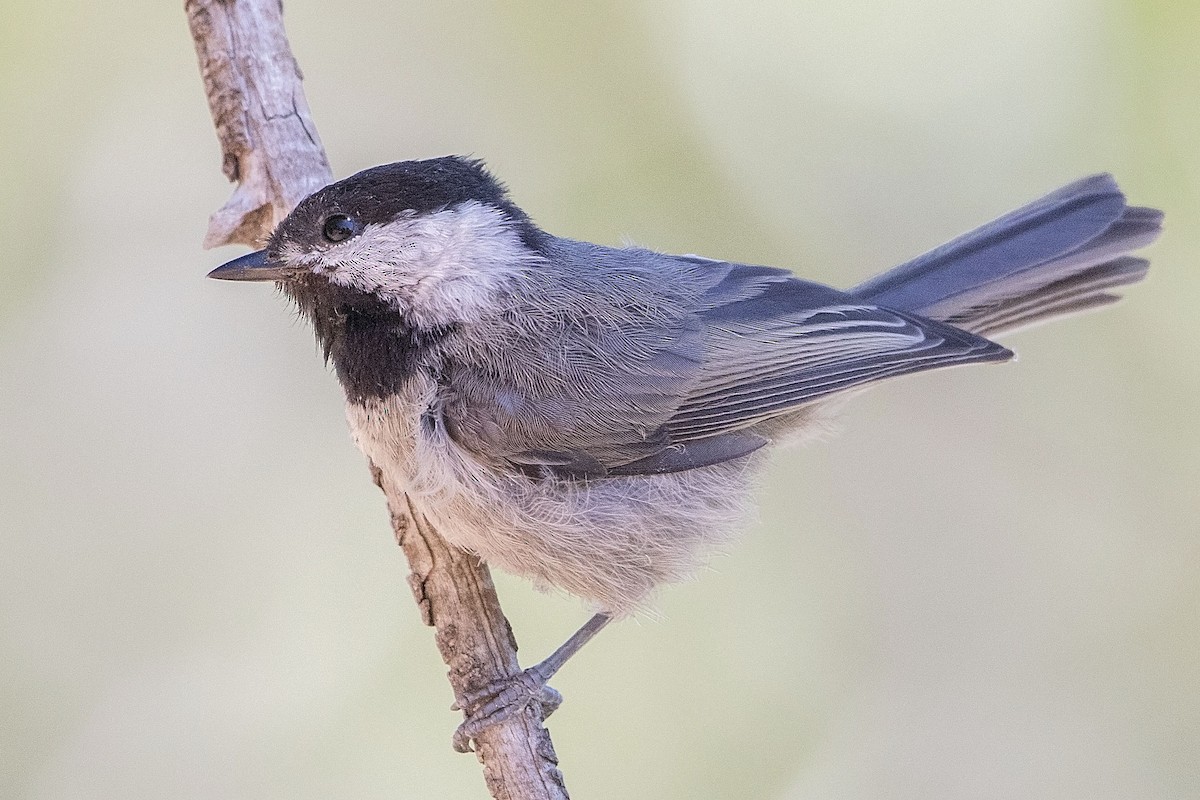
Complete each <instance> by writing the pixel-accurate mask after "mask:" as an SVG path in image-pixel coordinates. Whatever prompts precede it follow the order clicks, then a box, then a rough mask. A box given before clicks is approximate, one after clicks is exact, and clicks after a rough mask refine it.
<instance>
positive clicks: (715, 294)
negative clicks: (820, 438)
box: [475, 257, 1012, 477]
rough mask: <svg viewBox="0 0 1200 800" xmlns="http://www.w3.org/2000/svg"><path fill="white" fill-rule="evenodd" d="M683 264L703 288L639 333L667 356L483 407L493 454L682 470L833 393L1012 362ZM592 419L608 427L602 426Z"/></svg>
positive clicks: (861, 312) (731, 267)
mask: <svg viewBox="0 0 1200 800" xmlns="http://www.w3.org/2000/svg"><path fill="white" fill-rule="evenodd" d="M661 258H666V257H661ZM679 259H680V260H681V261H682V262H685V263H688V264H692V265H702V270H703V274H704V275H705V277H706V278H707V281H706V282H707V283H708V286H709V288H708V289H707V290H705V291H703V292H701V293H698V294H697V295H696V296H695V297H693V298H692V300H691V303H692V305H691V307H690V308H688V309H686V312H687V313H685V314H682V315H680V316H679V317H677V319H678V322H677V323H676V324H677V328H676V329H675V330H666V331H662V332H661V335H660V336H658V337H649V338H650V339H653V340H655V341H659V342H661V343H663V346H662V347H661V348H660V349H659V350H658V351H657V352H656V351H655V350H654V349H653V348H646V347H643V348H641V351H640V352H639V353H637V354H633V353H626V354H625V355H624V356H623V357H624V358H625V359H626V361H625V363H623V364H622V365H616V366H615V372H616V374H615V375H614V376H613V377H614V378H615V380H614V381H608V382H604V383H603V389H602V390H601V391H598V392H596V393H594V394H593V393H592V392H588V391H584V392H580V393H579V396H578V397H577V398H576V399H574V400H572V401H570V402H569V403H567V404H566V405H564V402H563V400H564V399H565V398H562V397H559V398H554V399H552V400H550V401H548V402H544V403H542V404H541V405H542V407H543V408H542V409H538V408H535V407H534V405H535V404H526V405H525V406H524V407H523V408H521V409H520V410H519V411H517V410H515V409H514V413H512V414H503V413H500V414H498V413H496V411H495V404H492V405H491V408H490V410H489V411H488V412H487V417H488V421H487V429H488V431H489V433H490V436H489V437H488V438H489V439H490V441H489V446H488V450H489V451H490V452H491V453H492V454H493V455H497V454H503V457H504V458H506V459H507V460H508V461H509V462H510V463H512V464H513V465H515V466H517V467H519V468H521V469H523V470H526V471H528V472H531V473H533V474H540V473H542V472H546V471H548V472H550V473H552V474H557V475H576V476H581V477H590V476H600V475H606V474H609V475H638V474H651V473H662V472H674V471H679V470H685V469H692V468H696V467H701V466H707V465H709V464H714V463H719V462H721V461H726V460H729V459H733V458H738V457H741V456H745V455H747V454H749V453H751V452H753V451H754V450H757V449H758V448H760V447H762V446H763V445H764V444H766V443H767V442H768V441H769V440H768V439H767V438H766V437H765V436H764V435H762V434H761V433H760V432H758V431H756V429H755V428H756V426H759V425H761V424H762V423H764V422H766V421H768V420H771V419H774V418H776V417H779V416H781V415H784V414H788V413H790V412H794V411H795V410H796V409H797V408H799V407H801V406H803V405H806V404H809V403H812V402H815V401H818V400H821V399H823V398H826V397H828V396H829V395H831V394H834V393H837V392H843V391H846V390H849V389H855V388H858V387H861V386H863V385H865V384H867V383H871V382H874V381H877V380H882V379H884V378H889V377H894V376H898V375H905V374H908V373H912V372H918V371H922V370H927V369H933V368H935V367H942V366H950V365H953V364H964V363H972V362H980V361H997V360H1003V359H1007V358H1010V357H1011V355H1012V354H1011V353H1010V352H1009V351H1008V350H1006V349H1005V348H1003V347H1001V346H1000V345H997V344H995V343H993V342H990V341H988V340H987V339H983V338H981V337H979V336H975V335H973V334H970V333H967V332H965V331H963V330H960V329H958V328H955V327H952V326H950V325H947V324H944V323H940V322H935V321H933V320H929V319H925V318H923V317H920V316H917V315H914V314H909V313H905V312H900V311H895V310H891V309H887V308H882V307H879V306H876V305H872V304H870V303H864V302H863V301H861V300H856V299H855V298H853V297H851V296H850V295H847V294H845V293H842V292H839V291H837V290H835V289H832V288H830V287H827V286H823V285H821V284H817V283H812V282H809V281H802V280H799V279H797V278H794V277H792V276H791V275H790V274H789V273H787V272H785V271H783V270H777V269H772V268H769V267H754V266H745V265H738V264H729V263H725V262H708V261H706V260H703V259H698V258H695V257H679ZM643 338H647V337H643ZM607 357H608V358H610V359H611V354H609V355H608V356H607ZM647 363H649V364H652V365H653V367H652V368H649V369H648V368H647V366H646V365H647ZM612 371H613V365H610V372H612ZM664 373H669V374H668V375H666V377H664ZM589 374H590V373H589ZM614 389H615V394H616V395H621V396H615V395H614ZM625 397H628V398H632V399H633V401H632V402H629V403H625V402H624V398H625ZM567 405H569V406H570V407H566V406H567ZM589 405H591V406H594V407H595V409H596V414H595V415H590V414H588V409H589ZM622 408H624V409H625V411H624V412H623V413H622V412H621V411H620V410H619V409H622ZM614 409H618V411H617V413H615V414H614V413H613V410H614ZM478 410H479V406H477V407H476V409H475V411H476V412H478ZM530 414H533V415H534V417H535V418H536V419H534V420H531V419H530ZM596 416H599V417H601V418H603V420H604V421H603V424H601V425H600V426H598V427H597V426H595V425H593V423H594V422H595V417H596ZM581 419H582V420H583V422H582V423H581V422H580V420H581ZM475 427H476V428H479V427H480V426H479V425H478V424H476V426H475ZM531 429H539V430H542V431H543V434H542V436H541V441H531V437H530V435H529V434H530V431H531ZM529 444H534V445H535V446H527V445H529ZM522 445H526V446H522Z"/></svg>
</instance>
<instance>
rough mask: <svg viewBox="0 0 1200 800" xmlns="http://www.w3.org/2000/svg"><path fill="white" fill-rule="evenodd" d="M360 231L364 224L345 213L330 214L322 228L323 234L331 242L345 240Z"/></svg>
mask: <svg viewBox="0 0 1200 800" xmlns="http://www.w3.org/2000/svg"><path fill="white" fill-rule="evenodd" d="M360 232H362V224H361V223H359V221H358V220H356V219H355V218H354V217H348V216H346V215H345V214H330V215H329V216H328V217H326V218H325V225H324V226H323V227H322V228H321V235H322V236H324V237H325V238H326V239H327V240H329V241H331V242H344V241H346V240H347V239H349V238H350V237H351V236H354V235H356V234H358V233H360Z"/></svg>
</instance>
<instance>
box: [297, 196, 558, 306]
mask: <svg viewBox="0 0 1200 800" xmlns="http://www.w3.org/2000/svg"><path fill="white" fill-rule="evenodd" d="M540 260H541V257H540V256H539V255H538V254H537V253H535V252H532V251H530V250H529V248H527V247H525V245H524V244H523V243H522V242H521V239H520V236H519V235H518V233H517V231H516V230H515V229H514V228H513V226H512V225H511V223H510V222H509V220H508V219H507V218H506V217H505V215H504V214H503V212H501V211H499V210H497V209H495V208H493V207H491V206H487V205H484V204H482V203H478V202H475V201H468V202H466V203H461V204H459V205H457V206H453V207H452V208H448V209H444V210H442V211H437V212H434V213H432V214H423V215H419V216H418V215H413V216H401V217H398V218H397V219H395V220H393V221H391V222H388V223H386V224H383V225H368V226H366V228H364V229H363V231H362V233H360V234H358V235H357V236H354V237H353V238H351V239H348V240H346V241H345V242H343V243H341V244H338V245H335V246H333V247H330V248H329V249H328V250H326V251H324V252H323V253H321V254H306V255H303V256H297V257H296V258H295V262H301V263H306V264H307V265H308V266H309V267H310V268H311V269H312V271H313V272H314V273H315V274H318V275H323V276H325V277H326V278H327V279H328V280H329V281H330V282H332V283H336V284H338V285H340V286H346V287H348V288H353V289H358V290H360V291H364V292H370V293H372V294H376V295H378V296H379V297H380V298H382V299H383V300H385V301H387V302H389V303H391V304H392V305H393V306H394V307H395V308H396V309H397V310H398V311H401V312H403V313H405V314H406V315H408V316H410V317H411V318H412V319H413V321H414V322H416V323H417V324H418V325H428V326H430V327H436V326H439V325H445V324H447V323H450V322H459V321H463V322H468V321H471V320H473V319H477V318H478V317H479V316H481V315H482V314H483V313H486V311H488V310H489V308H490V307H492V306H493V305H494V302H495V298H496V295H497V293H498V292H499V291H500V290H502V289H503V288H504V287H505V286H506V285H508V284H510V283H511V282H512V281H513V280H514V279H516V278H518V277H519V276H520V275H521V274H522V273H524V272H526V271H527V270H529V269H530V268H532V267H534V266H535V265H537V264H538V262H539V261H540Z"/></svg>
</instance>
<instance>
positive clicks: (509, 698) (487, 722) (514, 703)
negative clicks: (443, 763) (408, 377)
mask: <svg viewBox="0 0 1200 800" xmlns="http://www.w3.org/2000/svg"><path fill="white" fill-rule="evenodd" d="M541 667H542V665H541V664H536V665H534V666H532V667H530V668H529V669H527V670H524V671H523V672H519V673H517V674H516V675H513V676H512V677H511V678H505V679H503V680H499V681H496V682H495V683H492V684H489V685H488V686H485V687H484V688H482V689H479V690H478V691H474V692H469V693H467V694H464V695H463V696H462V698H460V699H459V700H458V701H457V702H456V703H455V704H454V705H453V706H451V707H450V708H451V710H453V711H459V710H461V711H465V712H466V713H467V718H466V719H465V720H464V721H463V723H462V724H461V725H459V726H458V730H456V731H455V732H454V749H455V750H457V751H458V752H460V753H469V752H471V740H472V739H474V738H475V737H477V736H479V734H481V733H483V732H484V731H485V730H487V729H488V728H490V727H492V726H493V725H498V724H499V723H501V722H505V721H506V720H509V719H512V718H513V717H514V716H516V715H517V714H519V713H521V712H522V711H524V710H525V709H526V708H528V707H529V706H530V705H532V704H533V703H538V704H539V705H540V706H541V711H542V719H543V720H544V719H546V717H548V716H550V715H551V714H553V713H554V710H555V709H557V708H558V707H559V706H560V705H562V701H563V697H562V695H561V694H559V693H558V690H556V689H554V688H552V687H551V686H549V685H548V684H547V683H546V682H547V681H548V680H550V676H549V675H547V674H545V670H543V669H541Z"/></svg>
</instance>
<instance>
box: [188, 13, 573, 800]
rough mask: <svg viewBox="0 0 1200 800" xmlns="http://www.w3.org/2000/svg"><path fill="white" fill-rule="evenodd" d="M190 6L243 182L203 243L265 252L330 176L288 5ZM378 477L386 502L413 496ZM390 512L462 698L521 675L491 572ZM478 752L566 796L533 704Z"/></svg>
mask: <svg viewBox="0 0 1200 800" xmlns="http://www.w3.org/2000/svg"><path fill="white" fill-rule="evenodd" d="M184 7H185V10H186V12H187V18H188V24H189V26H190V27H191V32H192V38H193V40H194V41H195V45H196V54H197V56H198V58H199V61H200V72H201V75H202V76H203V78H204V90H205V93H206V94H207V96H208V104H209V108H210V109H211V111H212V117H213V124H214V125H215V126H216V130H217V138H218V140H219V141H220V144H221V152H222V169H223V171H224V173H225V176H226V177H227V178H228V179H229V180H230V181H233V182H236V183H237V184H238V186H237V188H236V189H235V191H234V193H233V196H232V197H231V198H230V199H229V201H228V202H227V203H226V204H225V205H224V206H223V207H222V208H221V209H220V210H219V211H217V212H216V213H215V214H213V216H212V218H211V219H210V221H209V228H208V233H207V235H206V236H205V239H204V244H205V246H206V247H215V246H218V245H223V244H232V243H240V244H247V245H250V246H252V247H254V246H258V245H259V244H261V243H262V242H263V241H264V240H265V239H266V237H267V236H268V235H269V234H270V232H271V231H272V230H273V229H274V227H275V225H276V224H277V223H278V222H279V221H280V220H282V219H283V218H284V217H285V216H286V215H287V214H288V212H289V211H291V210H292V208H294V207H295V205H296V204H297V203H298V202H299V201H300V200H302V199H303V198H304V197H305V196H307V195H308V194H311V193H312V192H313V191H315V190H317V189H319V188H321V187H322V186H324V185H326V184H327V183H329V182H330V180H331V179H332V173H331V171H330V169H329V162H328V160H327V159H326V157H325V151H324V148H323V147H322V146H321V140H320V138H319V137H318V136H317V131H316V127H315V126H314V125H313V122H312V118H311V116H310V113H309V109H308V103H307V102H306V101H305V99H304V91H303V88H302V85H301V80H302V76H301V74H300V69H299V67H298V65H297V64H296V59H295V57H294V56H293V55H292V52H291V48H290V47H289V46H288V41H287V36H286V35H285V33H284V29H283V19H282V8H281V6H280V3H279V2H278V0H186V2H185V4H184ZM371 470H372V476H373V478H374V480H375V483H376V484H377V485H378V486H379V487H380V488H381V489H382V490H383V491H384V493H385V495H386V496H387V497H389V498H402V497H403V496H404V495H403V492H401V491H398V488H397V487H394V486H389V485H388V484H387V477H386V476H385V475H382V474H381V473H380V471H379V470H377V469H376V468H375V467H374V466H373V465H372V467H371ZM397 506H401V507H397ZM389 511H390V513H391V520H392V527H393V529H394V531H395V534H396V541H397V542H398V543H399V544H400V546H401V547H402V548H403V550H404V554H405V556H406V557H407V558H408V562H409V565H410V568H411V574H410V576H409V579H408V580H409V585H410V587H411V588H412V591H413V595H414V597H415V598H416V601H417V605H418V607H419V609H420V612H421V619H422V620H423V621H424V622H425V624H426V625H430V626H432V627H433V628H434V629H435V631H436V636H435V639H436V642H437V647H438V650H439V651H440V652H441V655H442V658H443V660H445V662H446V664H447V666H448V667H449V668H450V669H449V679H450V684H451V687H452V688H453V690H454V696H455V698H456V699H457V698H461V697H463V696H464V694H466V693H468V692H472V691H476V690H479V689H481V688H483V687H486V686H488V685H490V684H493V683H495V682H497V681H499V680H502V679H504V678H508V677H511V676H513V675H515V674H517V673H518V672H519V671H520V667H519V665H518V662H517V644H516V640H515V639H514V637H513V633H512V628H511V627H510V626H509V624H508V620H507V619H506V618H505V616H504V613H503V612H502V611H501V609H500V602H499V600H498V598H497V597H496V591H495V588H494V586H493V585H492V579H491V576H490V574H489V573H488V570H487V567H486V566H484V565H483V564H482V563H481V562H480V561H479V559H477V558H475V557H474V556H471V555H469V554H467V553H464V552H463V551H461V550H459V549H458V548H455V547H453V546H451V545H449V544H448V543H447V542H446V540H445V539H443V538H442V537H441V536H440V535H439V534H438V532H437V531H436V530H434V528H433V526H432V525H430V524H429V522H428V521H427V520H426V519H424V518H423V517H421V516H420V515H416V514H414V513H413V510H412V508H411V507H410V506H409V505H408V504H407V502H404V503H401V502H399V501H390V502H389ZM447 738H448V737H447ZM475 752H476V755H477V757H478V759H479V761H480V763H481V764H482V765H483V774H484V779H485V781H486V783H487V787H488V790H489V791H490V792H491V795H492V797H494V798H496V799H497V800H533V799H534V798H536V799H537V800H560V799H561V798H566V797H567V791H566V787H565V786H564V785H563V778H562V773H560V772H559V770H558V760H557V758H556V756H555V753H554V746H553V744H552V743H551V741H550V734H549V733H548V732H547V731H546V729H545V728H544V727H543V725H542V719H541V712H540V709H539V708H537V707H536V704H535V705H534V706H533V707H530V708H528V709H526V710H525V711H523V712H521V713H520V714H517V715H516V716H514V717H513V718H512V719H510V720H508V721H506V722H503V723H501V724H499V725H496V726H494V727H492V728H489V729H488V730H487V731H485V732H484V733H483V734H481V735H480V736H479V738H478V739H477V740H476V741H475Z"/></svg>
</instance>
